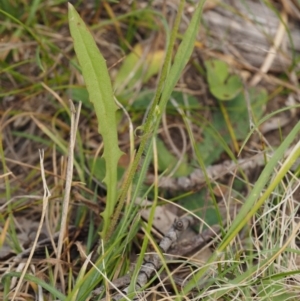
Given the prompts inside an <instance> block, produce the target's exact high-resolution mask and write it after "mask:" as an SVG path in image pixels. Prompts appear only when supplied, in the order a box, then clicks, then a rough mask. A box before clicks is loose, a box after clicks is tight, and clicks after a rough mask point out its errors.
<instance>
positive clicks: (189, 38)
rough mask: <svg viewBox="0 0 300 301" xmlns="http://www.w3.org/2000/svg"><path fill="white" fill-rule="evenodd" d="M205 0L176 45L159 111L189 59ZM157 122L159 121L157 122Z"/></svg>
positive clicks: (161, 109)
mask: <svg viewBox="0 0 300 301" xmlns="http://www.w3.org/2000/svg"><path fill="white" fill-rule="evenodd" d="M204 2H205V1H200V2H199V3H198V6H197V8H196V10H195V12H194V14H193V17H192V20H191V22H190V24H189V27H188V28H187V30H186V31H185V33H184V38H183V40H182V42H181V44H180V46H179V47H178V50H177V53H176V55H175V58H174V64H173V65H172V67H171V69H170V73H169V74H168V77H167V79H166V83H165V86H164V90H163V93H162V96H161V101H160V104H159V106H160V111H161V113H162V112H163V111H164V109H165V107H166V104H167V102H168V100H169V98H170V96H171V94H172V91H173V90H174V87H175V85H176V83H177V82H178V80H179V78H180V76H181V74H182V71H183V69H184V67H185V66H186V64H187V62H188V61H189V59H190V57H191V54H192V52H193V49H194V43H195V41H196V37H197V34H198V31H199V26H200V20H201V16H202V8H203V5H204ZM158 123H159V122H158Z"/></svg>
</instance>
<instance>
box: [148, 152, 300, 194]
mask: <svg viewBox="0 0 300 301" xmlns="http://www.w3.org/2000/svg"><path fill="white" fill-rule="evenodd" d="M292 150H293V147H291V148H289V149H288V150H287V151H286V153H285V156H287V155H288V154H289V153H290V152H291V151H292ZM272 155H273V152H270V153H267V157H268V156H269V157H272ZM265 156H266V154H265V153H259V154H257V155H255V156H253V157H251V158H249V159H239V160H237V162H234V161H230V160H227V161H224V162H222V163H220V164H215V165H211V166H208V167H207V168H206V174H207V177H208V179H210V180H212V181H213V180H216V179H218V178H221V177H222V176H225V175H226V174H229V173H232V172H234V171H235V170H236V169H238V168H241V169H242V170H243V171H247V170H249V169H253V168H255V167H258V166H264V165H265ZM296 164H299V162H296V163H295V165H296ZM153 180H154V176H153V175H148V176H147V183H152V182H153ZM205 183H206V177H205V173H204V172H203V171H202V170H201V169H195V170H194V171H193V172H192V173H191V174H190V175H188V176H187V177H180V178H169V177H161V178H160V179H159V187H161V188H164V189H170V190H172V191H179V190H180V191H183V190H190V189H194V188H196V187H199V186H201V185H203V184H205Z"/></svg>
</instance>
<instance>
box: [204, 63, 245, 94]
mask: <svg viewBox="0 0 300 301" xmlns="http://www.w3.org/2000/svg"><path fill="white" fill-rule="evenodd" d="M205 67H206V72H207V81H208V85H209V90H210V92H211V93H212V94H213V95H214V96H215V97H216V98H218V99H219V100H230V99H232V98H234V97H235V96H237V95H238V94H239V93H240V91H241V90H242V88H243V84H242V81H241V79H240V78H239V77H238V76H237V75H230V74H229V70H228V66H227V64H226V63H225V62H223V61H219V60H210V61H206V62H205Z"/></svg>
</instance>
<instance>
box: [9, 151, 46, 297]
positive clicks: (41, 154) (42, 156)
mask: <svg viewBox="0 0 300 301" xmlns="http://www.w3.org/2000/svg"><path fill="white" fill-rule="evenodd" d="M40 164H41V177H42V180H43V187H44V196H43V209H42V216H41V220H40V223H39V226H38V229H37V233H36V236H35V239H34V242H33V246H32V249H31V252H30V254H29V257H28V259H27V261H26V264H25V266H24V269H23V271H22V275H21V277H20V279H19V282H18V284H17V287H16V289H15V292H14V294H13V297H12V299H11V300H12V301H14V300H15V298H16V296H17V294H18V291H19V289H20V287H21V284H22V281H23V279H24V276H25V274H26V272H27V269H28V267H29V265H30V262H31V259H32V257H33V254H34V251H35V247H36V245H37V242H38V239H39V236H40V233H41V230H42V226H43V221H44V219H45V215H46V210H47V206H48V201H49V198H50V196H51V193H50V191H49V189H48V186H47V183H46V178H45V170H44V151H43V150H40Z"/></svg>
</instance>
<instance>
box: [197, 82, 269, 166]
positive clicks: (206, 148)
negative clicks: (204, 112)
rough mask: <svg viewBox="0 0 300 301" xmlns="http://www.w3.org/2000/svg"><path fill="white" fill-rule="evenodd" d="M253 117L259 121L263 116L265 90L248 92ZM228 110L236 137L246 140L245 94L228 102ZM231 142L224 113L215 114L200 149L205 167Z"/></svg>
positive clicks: (265, 98)
mask: <svg viewBox="0 0 300 301" xmlns="http://www.w3.org/2000/svg"><path fill="white" fill-rule="evenodd" d="M248 94H249V98H250V103H251V111H252V115H253V116H254V118H255V119H256V120H259V119H260V118H261V116H262V114H263V110H262V109H261V108H262V106H263V105H264V104H265V103H266V101H267V92H266V90H265V89H256V88H251V89H249V91H248ZM226 110H227V112H228V115H229V120H230V122H231V125H232V127H233V130H234V134H235V137H236V138H237V139H239V140H244V139H245V138H246V137H247V134H248V133H249V130H250V128H249V124H250V123H249V116H248V114H249V113H248V109H247V105H246V100H245V96H244V93H240V94H238V95H237V96H236V97H235V98H234V99H232V100H231V101H230V102H226ZM230 141H231V138H230V134H229V131H228V129H227V124H226V121H225V119H224V116H223V114H222V112H220V111H219V110H218V111H215V112H213V116H212V121H211V124H209V125H207V126H206V127H204V128H203V140H202V141H201V142H200V143H199V144H198V148H199V149H200V151H201V154H202V155H203V160H204V163H205V165H210V164H212V163H213V162H215V161H216V160H217V159H218V158H219V157H220V155H221V153H222V152H224V150H225V147H224V146H225V145H228V144H229V143H230Z"/></svg>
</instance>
